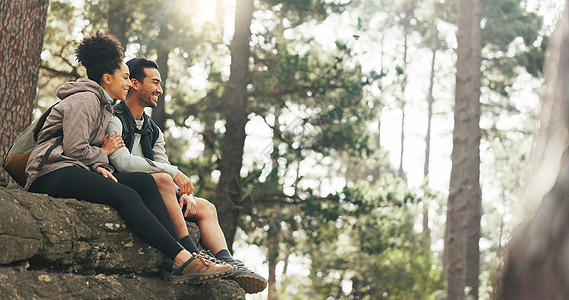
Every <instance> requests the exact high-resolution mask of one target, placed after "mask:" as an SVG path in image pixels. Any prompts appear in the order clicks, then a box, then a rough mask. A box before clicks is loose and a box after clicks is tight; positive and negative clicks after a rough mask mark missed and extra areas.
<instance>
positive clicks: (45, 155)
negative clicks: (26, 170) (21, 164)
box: [36, 132, 63, 171]
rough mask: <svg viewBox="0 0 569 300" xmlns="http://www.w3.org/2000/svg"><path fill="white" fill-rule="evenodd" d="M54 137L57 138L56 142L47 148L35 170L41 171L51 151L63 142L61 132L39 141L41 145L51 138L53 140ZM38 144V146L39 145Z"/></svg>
mask: <svg viewBox="0 0 569 300" xmlns="http://www.w3.org/2000/svg"><path fill="white" fill-rule="evenodd" d="M55 136H59V137H58V138H57V140H56V141H55V143H53V145H51V146H50V147H49V148H47V151H46V152H45V154H44V155H43V157H42V158H41V161H40V163H39V165H38V166H37V168H36V170H38V171H41V169H43V166H44V165H45V163H46V162H47V159H48V158H49V155H50V154H51V151H53V149H55V147H57V145H59V144H61V142H62V141H63V132H62V133H60V134H55V135H53V136H51V137H49V138H47V139H45V140H43V141H41V143H43V142H45V141H47V140H50V139H52V138H54V137H55ZM41 143H40V144H41Z"/></svg>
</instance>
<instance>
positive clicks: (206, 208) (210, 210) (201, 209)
mask: <svg viewBox="0 0 569 300" xmlns="http://www.w3.org/2000/svg"><path fill="white" fill-rule="evenodd" d="M196 201H197V202H198V203H197V204H198V214H200V213H202V214H204V216H208V217H215V218H217V209H216V208H215V205H213V203H211V202H209V201H207V200H206V199H203V198H196Z"/></svg>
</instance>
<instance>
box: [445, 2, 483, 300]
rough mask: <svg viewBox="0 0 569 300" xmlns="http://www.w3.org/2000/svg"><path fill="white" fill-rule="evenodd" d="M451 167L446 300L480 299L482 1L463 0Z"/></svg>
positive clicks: (460, 7) (446, 249) (446, 254)
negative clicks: (466, 297)
mask: <svg viewBox="0 0 569 300" xmlns="http://www.w3.org/2000/svg"><path fill="white" fill-rule="evenodd" d="M458 5H459V7H458V32H457V40H458V50H457V52H458V53H457V54H458V55H457V70H456V87H455V89H456V91H455V107H454V131H453V150H452V155H451V159H452V169H451V177H450V189H449V200H448V209H447V230H446V237H445V256H446V266H445V267H446V269H447V270H446V271H447V282H448V284H447V296H448V299H464V298H465V296H468V297H472V298H473V299H477V298H478V282H479V280H478V275H479V269H480V262H479V260H480V253H479V248H478V241H479V239H480V214H481V191H480V183H479V177H480V176H479V175H480V135H481V134H480V124H479V123H480V79H481V72H480V65H481V47H482V41H481V29H480V18H481V14H482V9H481V4H480V1H479V0H460V1H459V4H458Z"/></svg>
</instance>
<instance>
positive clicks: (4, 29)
mask: <svg viewBox="0 0 569 300" xmlns="http://www.w3.org/2000/svg"><path fill="white" fill-rule="evenodd" d="M48 6H49V0H36V1H28V0H1V1H0V97H1V99H2V100H1V101H0V140H1V141H2V144H1V147H0V157H2V158H3V157H4V155H5V154H6V152H7V151H8V149H9V147H10V144H11V143H12V141H14V139H15V138H16V136H17V135H18V134H19V133H20V132H21V131H22V130H23V128H25V126H27V125H28V124H29V123H30V121H31V118H32V110H33V100H34V98H35V95H36V87H37V83H38V72H39V67H40V60H41V58H40V53H41V50H42V45H43V35H44V29H45V23H46V19H47V8H48ZM7 179H8V176H7V174H6V172H5V171H4V170H2V171H0V181H2V180H7Z"/></svg>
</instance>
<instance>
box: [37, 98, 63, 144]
mask: <svg viewBox="0 0 569 300" xmlns="http://www.w3.org/2000/svg"><path fill="white" fill-rule="evenodd" d="M57 104H59V101H58V102H57V103H55V104H54V105H52V106H50V107H49V108H48V109H47V110H46V111H44V112H43V114H41V117H40V118H39V119H38V122H37V123H36V126H35V127H34V141H35V142H37V141H38V136H39V134H40V131H41V129H42V127H43V124H44V123H45V120H46V119H47V117H48V116H49V114H50V113H51V109H52V108H53V107H54V106H56V105H57ZM62 134H63V133H62Z"/></svg>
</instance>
